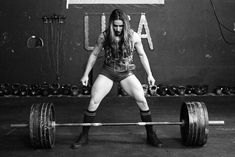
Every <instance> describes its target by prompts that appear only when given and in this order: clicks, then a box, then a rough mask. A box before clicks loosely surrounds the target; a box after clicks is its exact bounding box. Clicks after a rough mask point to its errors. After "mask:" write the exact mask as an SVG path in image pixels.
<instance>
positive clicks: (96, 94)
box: [88, 75, 113, 111]
mask: <svg viewBox="0 0 235 157" xmlns="http://www.w3.org/2000/svg"><path fill="white" fill-rule="evenodd" d="M112 86H113V81H112V80H110V79H109V78H107V77H106V76H104V75H98V77H97V79H96V80H95V82H94V84H93V86H92V89H91V99H90V103H89V106H88V110H89V111H95V110H97V108H98V107H99V104H100V102H101V101H102V100H103V98H104V97H105V96H106V95H107V94H108V93H109V91H110V90H111V89H112Z"/></svg>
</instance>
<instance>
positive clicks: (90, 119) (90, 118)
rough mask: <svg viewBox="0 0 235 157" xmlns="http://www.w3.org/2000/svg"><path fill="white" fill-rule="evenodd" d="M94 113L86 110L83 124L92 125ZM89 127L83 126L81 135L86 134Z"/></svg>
mask: <svg viewBox="0 0 235 157" xmlns="http://www.w3.org/2000/svg"><path fill="white" fill-rule="evenodd" d="M95 116H96V111H89V110H86V111H85V113H84V117H83V123H92V122H93V121H94V119H95ZM89 129H90V126H83V128H82V133H84V134H88V131H89Z"/></svg>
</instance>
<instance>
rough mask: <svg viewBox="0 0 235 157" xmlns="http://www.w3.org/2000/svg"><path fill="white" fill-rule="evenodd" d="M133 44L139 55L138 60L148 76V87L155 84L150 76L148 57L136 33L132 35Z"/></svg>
mask: <svg viewBox="0 0 235 157" xmlns="http://www.w3.org/2000/svg"><path fill="white" fill-rule="evenodd" d="M133 38H134V42H135V48H136V50H137V53H138V55H139V58H140V61H141V63H142V65H143V67H144V69H145V71H146V73H147V75H148V83H149V84H150V85H154V84H155V79H154V78H153V75H152V72H151V68H150V65H149V61H148V57H147V55H146V53H145V51H144V48H143V44H142V41H141V38H140V36H139V35H138V34H137V33H134V36H133Z"/></svg>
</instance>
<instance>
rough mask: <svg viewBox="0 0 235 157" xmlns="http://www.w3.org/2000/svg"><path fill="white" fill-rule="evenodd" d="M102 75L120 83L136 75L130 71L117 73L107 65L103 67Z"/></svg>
mask: <svg viewBox="0 0 235 157" xmlns="http://www.w3.org/2000/svg"><path fill="white" fill-rule="evenodd" d="M100 74H101V75H104V76H106V77H108V78H109V79H111V80H113V81H114V82H120V81H122V80H123V79H125V78H127V77H128V76H131V75H134V73H133V72H132V71H130V70H128V71H125V72H117V71H114V69H113V68H112V67H109V66H106V65H104V66H103V69H102V71H101V73H100Z"/></svg>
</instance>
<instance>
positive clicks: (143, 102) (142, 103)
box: [136, 97, 149, 111]
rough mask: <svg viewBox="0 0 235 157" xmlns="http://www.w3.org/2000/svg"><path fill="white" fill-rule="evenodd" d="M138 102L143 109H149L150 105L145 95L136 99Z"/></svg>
mask: <svg viewBox="0 0 235 157" xmlns="http://www.w3.org/2000/svg"><path fill="white" fill-rule="evenodd" d="M136 103H137V104H138V106H139V108H140V109H141V110H142V111H146V110H149V106H148V103H147V100H146V99H145V97H140V98H137V99H136Z"/></svg>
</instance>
